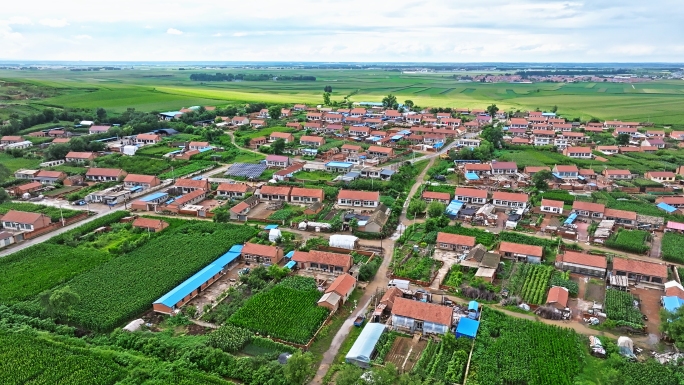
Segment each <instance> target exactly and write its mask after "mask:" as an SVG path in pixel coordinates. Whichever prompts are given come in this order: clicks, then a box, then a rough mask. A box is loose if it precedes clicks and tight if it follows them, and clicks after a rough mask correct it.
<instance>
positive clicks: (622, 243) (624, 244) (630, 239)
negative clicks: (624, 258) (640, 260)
mask: <svg viewBox="0 0 684 385" xmlns="http://www.w3.org/2000/svg"><path fill="white" fill-rule="evenodd" d="M648 236H649V233H648V231H644V230H627V229H622V228H620V229H618V231H616V232H614V233H613V234H611V235H610V237H609V238H608V239H607V240H606V246H607V247H610V248H612V249H616V250H622V251H626V252H628V253H635V254H642V253H645V252H646V251H647V250H648V249H649V248H648V246H647V245H646V240H647V239H648Z"/></svg>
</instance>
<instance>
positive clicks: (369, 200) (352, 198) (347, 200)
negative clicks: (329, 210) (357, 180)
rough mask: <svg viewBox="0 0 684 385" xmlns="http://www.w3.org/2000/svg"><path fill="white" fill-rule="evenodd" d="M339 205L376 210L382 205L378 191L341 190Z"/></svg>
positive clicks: (338, 199)
mask: <svg viewBox="0 0 684 385" xmlns="http://www.w3.org/2000/svg"><path fill="white" fill-rule="evenodd" d="M337 204H338V205H340V206H352V207H361V208H376V207H378V205H379V204H380V193H379V192H377V191H355V190H340V192H339V193H338V194H337Z"/></svg>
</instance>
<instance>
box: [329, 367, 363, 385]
mask: <svg viewBox="0 0 684 385" xmlns="http://www.w3.org/2000/svg"><path fill="white" fill-rule="evenodd" d="M362 374H363V370H361V368H359V367H356V366H354V365H346V366H345V367H344V369H342V370H341V371H340V372H339V373H338V374H337V377H336V381H335V385H359V384H361V375H362Z"/></svg>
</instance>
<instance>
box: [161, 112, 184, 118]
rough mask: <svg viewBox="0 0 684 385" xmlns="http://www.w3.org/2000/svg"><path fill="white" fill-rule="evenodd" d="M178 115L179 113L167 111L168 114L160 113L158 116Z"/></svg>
mask: <svg viewBox="0 0 684 385" xmlns="http://www.w3.org/2000/svg"><path fill="white" fill-rule="evenodd" d="M178 114H182V112H180V111H168V112H160V113H159V115H164V116H171V117H173V116H176V115H178Z"/></svg>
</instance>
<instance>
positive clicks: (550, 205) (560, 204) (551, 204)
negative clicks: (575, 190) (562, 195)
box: [541, 199, 564, 209]
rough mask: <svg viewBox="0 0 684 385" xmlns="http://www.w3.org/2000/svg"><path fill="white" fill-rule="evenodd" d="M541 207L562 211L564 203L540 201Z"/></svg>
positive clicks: (551, 200)
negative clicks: (555, 208)
mask: <svg viewBox="0 0 684 385" xmlns="http://www.w3.org/2000/svg"><path fill="white" fill-rule="evenodd" d="M541 205H542V206H548V207H557V208H559V209H562V208H563V205H564V202H563V201H555V200H553V199H542V200H541Z"/></svg>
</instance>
